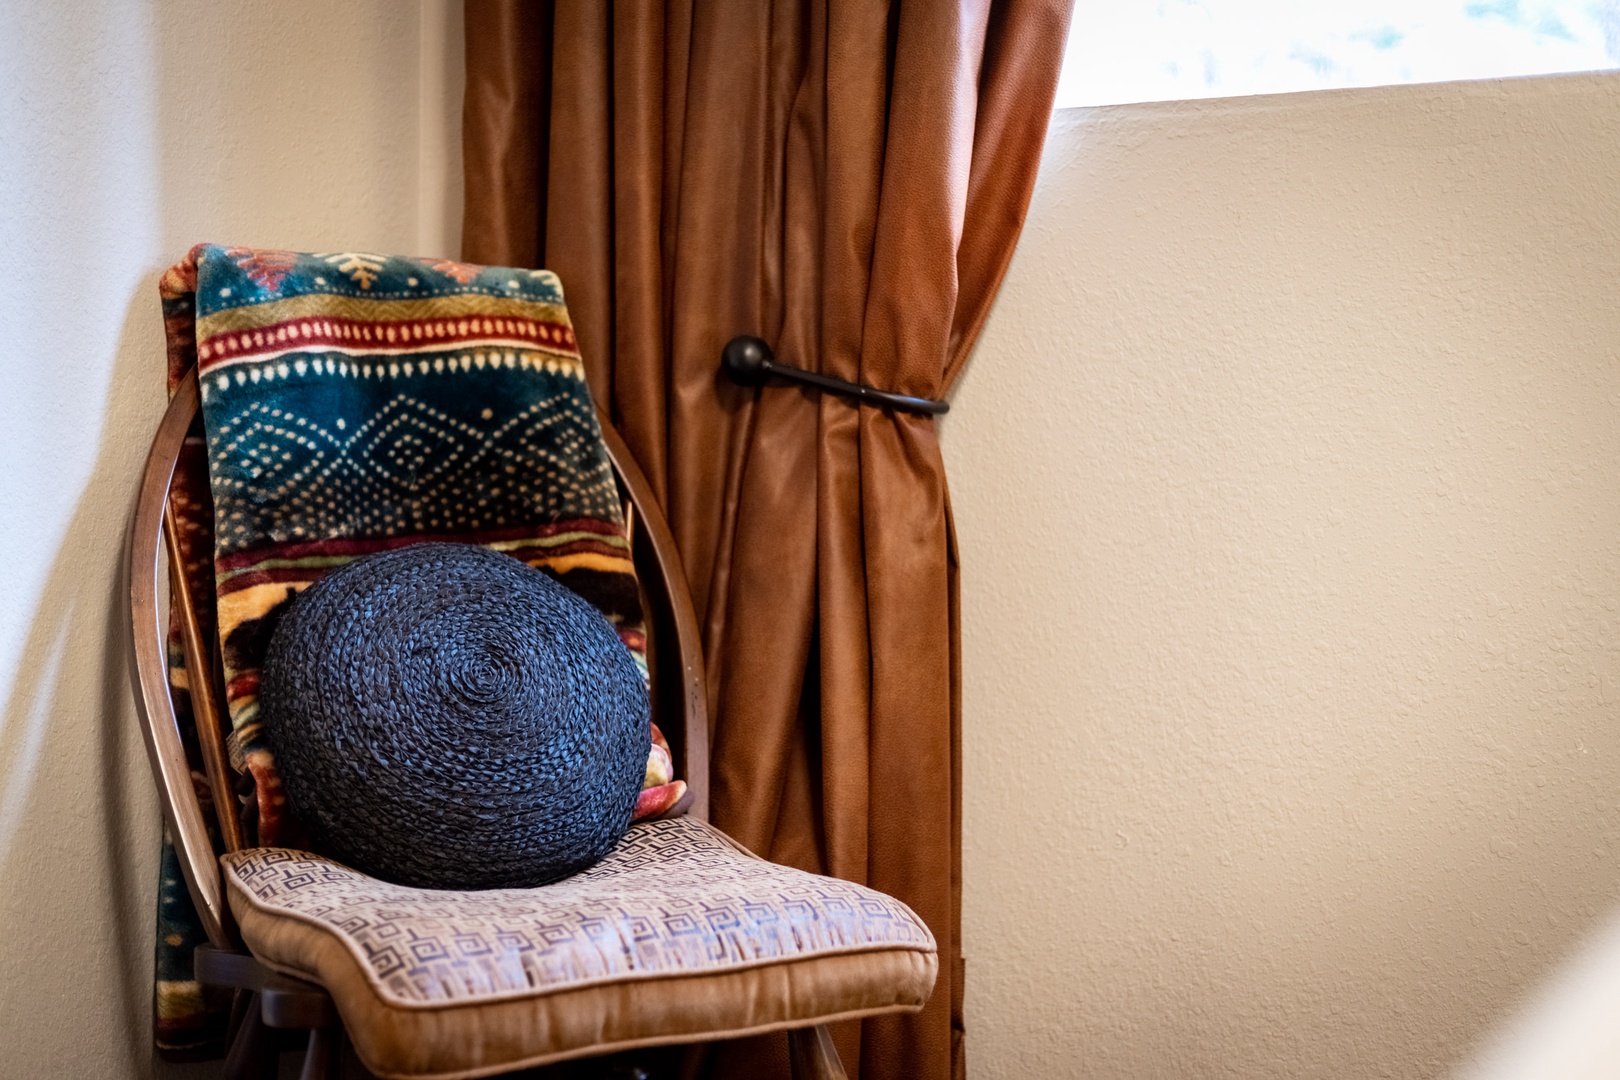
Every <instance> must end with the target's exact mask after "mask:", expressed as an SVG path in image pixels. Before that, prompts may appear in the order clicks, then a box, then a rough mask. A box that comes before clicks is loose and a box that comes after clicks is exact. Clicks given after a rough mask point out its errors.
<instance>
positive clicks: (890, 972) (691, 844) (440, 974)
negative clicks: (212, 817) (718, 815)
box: [221, 818, 938, 1080]
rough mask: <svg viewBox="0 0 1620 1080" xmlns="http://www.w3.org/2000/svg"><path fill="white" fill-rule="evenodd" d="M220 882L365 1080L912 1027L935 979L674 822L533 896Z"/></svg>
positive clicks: (880, 907)
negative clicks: (329, 1017) (894, 1018)
mask: <svg viewBox="0 0 1620 1080" xmlns="http://www.w3.org/2000/svg"><path fill="white" fill-rule="evenodd" d="M221 862H222V864H223V866H224V869H225V881H226V883H227V889H228V893H229V897H230V905H231V910H232V912H234V913H235V915H236V919H237V922H238V924H239V925H240V928H241V932H242V938H243V940H244V941H245V942H246V943H247V945H248V947H249V948H250V949H251V950H252V952H253V954H254V955H255V956H257V957H258V958H259V959H260V960H261V961H263V962H264V963H265V964H267V965H269V966H270V967H273V968H276V969H277V970H280V971H282V972H285V973H287V974H289V975H294V976H297V977H300V978H304V979H308V980H310V981H312V982H316V983H319V984H320V985H322V986H324V987H325V988H326V989H327V991H328V992H329V993H330V994H331V995H332V999H333V1001H334V1003H335V1004H336V1005H337V1009H338V1012H339V1014H340V1015H341V1016H342V1018H343V1021H344V1026H345V1027H346V1028H347V1029H348V1033H349V1037H350V1038H351V1039H352V1041H353V1043H354V1046H355V1050H356V1052H357V1053H358V1054H359V1056H360V1058H361V1060H362V1061H363V1062H365V1064H366V1066H367V1067H368V1068H370V1069H371V1071H372V1072H374V1073H376V1074H377V1075H378V1076H381V1077H388V1078H406V1077H409V1078H428V1077H433V1078H443V1080H448V1078H451V1077H471V1076H484V1075H490V1074H493V1073H497V1072H502V1071H505V1070H507V1069H510V1068H514V1067H517V1066H520V1065H523V1066H526V1065H538V1064H543V1063H546V1062H549V1061H558V1060H562V1059H565V1058H569V1057H579V1056H584V1055H587V1054H596V1053H606V1052H609V1051H612V1050H618V1049H626V1048H629V1047H633V1046H641V1045H653V1044H667V1043H674V1042H683V1041H686V1042H690V1041H697V1040H704V1039H721V1038H732V1037H735V1036H739V1035H746V1034H753V1033H758V1032H764V1031H772V1030H779V1029H784V1028H793V1027H801V1026H804V1025H807V1024H812V1023H822V1022H826V1021H829V1020H838V1019H845V1018H849V1017H855V1016H867V1015H871V1014H874V1013H884V1012H910V1011H915V1010H917V1009H919V1008H921V1007H922V1005H923V1003H924V1002H926V1001H927V999H928V995H929V992H930V991H931V990H932V988H933V984H934V977H935V974H936V971H937V966H938V960H937V954H936V950H935V945H934V939H933V936H932V935H931V934H930V933H929V931H928V928H927V927H926V926H925V925H924V924H923V922H922V920H921V919H919V918H918V917H917V916H916V915H915V914H914V913H913V912H912V911H911V909H910V908H908V907H906V906H905V905H904V904H902V903H900V902H899V901H898V900H895V899H893V898H891V897H888V896H885V895H884V894H882V893H880V892H877V891H875V890H873V889H868V888H865V887H863V886H860V885H855V884H852V883H850V882H847V881H841V880H838V879H836V878H828V877H821V876H819V875H816V874H808V873H805V872H803V871H799V870H792V869H789V868H787V867H784V866H778V865H776V864H774V863H770V862H766V861H764V860H762V859H759V858H757V857H755V856H754V855H752V854H751V853H749V852H748V851H746V850H745V849H744V848H742V847H741V846H740V845H738V844H737V843H736V842H735V841H733V840H731V839H730V838H729V837H728V836H726V835H725V834H724V833H722V832H721V831H720V830H718V829H716V828H714V827H713V826H711V825H708V824H706V823H704V822H701V821H697V820H694V819H692V818H675V819H672V820H667V821H651V822H644V823H642V824H638V825H635V826H633V827H632V828H631V829H630V831H629V832H628V833H627V834H626V835H625V837H624V839H623V840H621V841H620V843H619V845H618V846H617V847H616V848H615V849H614V850H613V851H612V852H611V853H609V854H608V856H607V857H606V858H605V859H603V860H602V861H601V862H600V863H598V864H597V865H596V866H594V867H592V868H591V869H590V870H587V871H585V872H583V873H580V874H576V875H575V876H573V877H571V878H568V879H566V880H564V881H560V882H557V883H555V884H552V885H546V886H541V887H539V888H534V889H492V890H488V891H479V892H454V891H440V890H431V889H414V888H408V887H405V886H402V885H391V884H388V883H387V882H383V881H379V880H377V879H376V878H372V877H367V876H366V875H364V874H361V873H359V872H358V871H355V870H351V869H349V868H348V867H346V866H343V865H341V864H339V863H335V862H333V861H331V860H330V859H326V858H322V857H320V856H318V855H311V854H309V853H307V852H301V851H291V850H287V849H284V848H254V849H250V850H246V851H239V852H235V853H233V854H229V855H225V856H223V857H222V859H221Z"/></svg>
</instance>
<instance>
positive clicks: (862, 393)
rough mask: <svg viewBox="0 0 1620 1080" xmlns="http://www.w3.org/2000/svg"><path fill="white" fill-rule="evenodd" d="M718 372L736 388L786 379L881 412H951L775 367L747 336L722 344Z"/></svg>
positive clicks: (942, 405)
mask: <svg viewBox="0 0 1620 1080" xmlns="http://www.w3.org/2000/svg"><path fill="white" fill-rule="evenodd" d="M720 370H721V371H723V372H725V373H726V374H727V375H728V376H730V378H731V381H732V382H734V383H736V384H737V385H739V386H763V385H765V380H767V379H773V378H774V379H787V380H789V381H790V382H796V383H803V384H804V385H806V386H814V387H816V388H817V389H820V390H826V391H829V392H830V393H834V394H842V395H844V396H845V397H852V398H854V399H855V400H857V401H860V402H864V403H865V404H867V405H876V406H879V407H880V408H885V409H899V410H901V411H903V412H914V413H923V414H925V415H928V416H938V415H939V414H940V413H943V412H949V411H950V408H951V405H950V402H948V401H935V400H934V399H932V398H920V397H911V396H909V395H906V394H894V393H890V392H889V391H887V390H879V389H877V388H876V387H872V386H865V385H863V384H861V383H852V382H845V381H844V380H843V379H835V378H833V377H832V376H831V375H822V374H820V373H819V372H815V371H806V370H804V369H803V368H796V367H792V366H791V365H788V364H778V363H777V362H776V358H775V356H774V355H773V354H772V352H771V347H770V346H769V345H767V344H765V342H764V341H762V340H760V339H759V338H757V337H754V336H752V335H750V334H742V335H740V336H738V337H734V338H732V339H731V340H730V341H728V342H726V347H725V348H724V349H722V350H720Z"/></svg>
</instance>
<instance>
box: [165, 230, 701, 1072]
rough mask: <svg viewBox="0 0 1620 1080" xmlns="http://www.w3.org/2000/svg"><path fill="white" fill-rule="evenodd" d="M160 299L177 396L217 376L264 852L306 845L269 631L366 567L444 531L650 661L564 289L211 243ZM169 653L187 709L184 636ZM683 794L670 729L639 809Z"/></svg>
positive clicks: (234, 617) (186, 908) (223, 626)
mask: <svg viewBox="0 0 1620 1080" xmlns="http://www.w3.org/2000/svg"><path fill="white" fill-rule="evenodd" d="M159 287H160V291H161V293H162V300H163V313H164V322H165V326H166V328H167V333H168V352H169V363H168V367H169V372H168V375H169V385H170V388H171V390H172V389H173V387H174V386H175V385H176V384H177V383H178V382H179V381H180V380H181V379H182V378H183V377H184V376H185V374H186V372H188V371H189V370H190V369H191V368H192V367H193V366H194V365H195V366H196V367H197V369H198V375H199V390H200V392H201V397H202V422H201V425H200V430H199V429H194V430H193V432H192V438H190V439H188V441H187V447H186V451H185V452H184V453H183V455H182V459H181V463H180V468H179V469H178V470H177V475H176V479H175V485H174V493H173V496H172V500H173V504H174V510H175V514H176V518H177V522H178V524H179V527H180V534H181V540H182V544H181V547H182V552H183V556H184V560H185V562H186V564H187V565H186V570H187V574H188V578H189V580H190V582H191V585H192V595H193V597H194V600H195V604H196V607H197V609H198V614H199V617H200V618H201V619H202V620H203V622H204V629H205V631H207V630H211V629H213V628H214V627H217V630H218V638H219V641H220V643H221V653H222V660H223V666H224V673H225V699H226V704H227V707H228V711H229V725H230V730H229V732H228V733H227V740H226V741H227V746H228V747H229V750H230V758H231V764H232V765H233V766H234V767H235V768H236V769H237V770H238V771H239V772H240V773H242V774H243V775H244V781H243V785H242V788H243V792H244V796H245V802H244V806H243V820H244V824H245V825H246V827H247V832H248V835H249V836H250V837H251V838H252V839H253V841H254V842H256V843H258V844H262V845H266V846H276V845H281V846H291V845H296V844H297V843H298V842H299V839H300V835H301V833H300V830H299V827H298V824H297V822H296V821H294V820H292V817H291V815H290V813H289V808H288V806H287V802H286V798H285V795H284V793H283V791H282V786H281V780H280V777H279V776H278V775H277V771H276V765H275V761H274V759H273V757H272V755H271V753H270V750H269V748H268V746H267V744H266V742H265V740H264V738H263V735H262V732H261V729H260V725H259V719H258V687H259V669H260V665H261V664H262V662H263V659H264V653H265V649H266V647H267V646H268V644H269V640H270V634H271V632H272V631H273V630H274V627H275V623H276V620H277V619H278V618H279V617H280V615H281V613H282V612H283V611H284V610H285V609H286V606H287V604H288V603H289V602H290V601H291V599H292V598H293V597H294V596H295V595H296V594H297V593H298V591H299V590H301V589H303V588H305V587H307V586H308V585H310V584H311V583H312V582H314V581H316V580H318V579H319V578H320V577H322V576H323V575H325V574H327V573H330V572H331V571H332V570H333V569H335V568H336V567H338V566H341V565H343V564H344V563H347V562H349V561H350V560H352V559H355V558H357V557H359V556H361V555H365V554H369V553H371V552H376V551H382V550H386V549H389V548H394V547H399V546H402V545H405V544H412V543H418V542H421V541H427V540H435V541H454V542H460V543H472V544H482V545H485V546H487V547H491V548H494V549H496V550H499V551H504V552H507V553H509V554H511V555H514V556H516V557H518V558H519V559H522V560H523V561H524V562H527V563H529V564H530V565H532V566H535V567H538V568H539V569H541V570H544V571H546V572H547V573H549V574H551V575H552V576H554V577H555V578H556V579H557V580H558V581H560V582H561V583H562V584H564V585H566V586H568V587H569V588H570V589H572V590H574V591H575V592H577V593H578V594H579V595H580V596H582V597H584V598H585V599H586V600H588V601H590V602H591V603H592V604H593V605H595V606H596V607H597V608H598V609H599V610H600V611H601V612H602V613H603V614H604V615H605V616H607V618H608V620H609V621H610V622H611V623H612V624H613V625H614V627H615V628H616V629H617V630H618V633H619V636H620V638H621V640H623V641H624V643H625V645H626V646H628V647H629V649H630V651H631V653H632V654H633V655H634V656H635V657H636V659H637V662H638V663H639V664H640V665H641V667H642V669H643V671H645V669H646V638H645V634H644V631H643V622H642V613H641V607H640V600H639V595H638V591H637V586H636V579H635V572H634V569H633V566H632V564H631V560H630V550H629V542H628V540H627V538H626V536H625V527H624V520H623V516H622V514H621V510H620V504H619V498H618V491H617V487H616V485H615V482H614V478H613V474H612V468H611V465H610V462H609V460H608V457H607V451H606V448H605V446H604V445H603V443H602V437H601V431H600V428H599V427H598V426H597V419H596V413H595V410H594V408H593V407H592V404H591V400H590V393H589V390H588V389H587V386H586V382H585V378H584V374H583V370H582V368H581V360H580V356H579V352H578V349H577V346H576V344H575V341H574V333H573V329H572V326H571V325H570V323H569V319H568V311H567V308H566V307H565V306H564V303H563V294H562V287H561V284H560V283H559V282H558V280H557V277H556V275H554V274H552V273H550V272H549V271H545V270H516V269H510V268H504V267H482V266H472V265H469V264H466V263H459V262H451V261H445V260H437V261H435V260H419V259H406V258H397V257H386V256H381V255H371V254H366V253H361V252H339V253H332V254H320V255H311V254H296V253H293V252H285V251H269V250H259V249H251V248H234V247H220V246H216V245H201V246H198V247H196V248H194V249H193V250H192V251H191V253H190V254H189V255H187V257H186V258H185V260H183V261H182V262H181V263H179V264H178V265H176V266H175V267H173V268H172V269H170V270H169V271H168V273H166V274H165V275H164V277H163V279H162V282H161V283H160V286H159ZM169 656H170V669H171V682H172V684H173V686H174V689H175V691H176V695H175V696H176V700H177V701H179V702H181V703H182V704H183V703H184V702H185V701H186V698H185V693H184V692H185V688H186V685H187V683H186V680H187V677H188V674H187V672H186V671H185V670H184V658H183V653H182V651H181V649H180V647H179V639H178V632H177V628H175V631H174V632H172V633H171V641H170V647H169ZM182 711H186V712H189V710H182ZM185 720H189V716H186V717H183V721H185ZM188 741H190V740H188ZM196 771H197V775H198V776H199V777H200V776H201V769H200V767H199V768H198V769H197V770H196ZM199 787H200V788H204V789H205V788H206V785H199ZM685 795H686V785H685V784H684V783H683V782H681V781H679V780H676V779H675V778H674V776H673V770H672V768H671V762H670V756H669V748H668V744H667V743H665V741H664V739H663V737H662V736H661V734H659V733H658V732H657V730H656V728H655V729H654V732H653V749H652V754H651V757H650V758H649V761H648V765H647V775H646V780H645V785H644V790H643V791H642V794H641V798H640V800H639V801H638V803H637V807H636V814H635V816H636V818H638V819H639V818H646V817H654V816H658V815H661V814H667V813H671V812H677V811H678V810H679V808H680V805H681V804H682V802H683V800H684V798H685ZM174 869H175V864H174V861H173V859H172V857H171V855H170V853H167V852H166V853H165V860H164V872H163V881H162V894H161V896H160V912H159V939H158V952H159V956H158V979H159V984H158V998H157V1027H158V1042H159V1046H160V1048H164V1049H167V1050H169V1051H171V1052H172V1053H173V1056H186V1054H185V1049H186V1048H187V1047H193V1048H195V1047H197V1046H199V1045H200V1044H203V1043H206V1042H208V1041H210V1040H211V1039H212V1038H214V1037H215V1032H213V1031H212V1030H211V1029H212V1027H213V1025H211V1024H210V1023H209V1021H208V1016H207V1010H206V1009H205V1008H204V1003H203V1000H202V994H201V989H200V988H199V987H197V986H196V984H195V983H192V982H191V981H190V974H189V969H190V951H191V948H192V947H194V945H195V944H196V943H197V941H199V940H200V938H201V935H200V933H199V932H198V930H197V928H196V925H195V922H196V920H195V914H194V913H193V912H192V911H191V905H190V898H189V896H188V895H187V894H186V891H185V886H184V883H183V881H181V879H180V875H179V874H178V873H174V872H173V870H174Z"/></svg>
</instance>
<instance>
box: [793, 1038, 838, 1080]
mask: <svg viewBox="0 0 1620 1080" xmlns="http://www.w3.org/2000/svg"><path fill="white" fill-rule="evenodd" d="M788 1058H789V1060H790V1061H791V1062H792V1064H793V1080H849V1074H848V1073H846V1072H844V1063H843V1062H842V1061H840V1060H839V1059H838V1047H836V1046H834V1045H833V1041H832V1033H831V1032H829V1031H828V1030H827V1025H826V1024H817V1025H816V1026H815V1027H808V1028H798V1029H797V1030H795V1031H790V1032H788Z"/></svg>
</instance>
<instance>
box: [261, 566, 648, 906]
mask: <svg viewBox="0 0 1620 1080" xmlns="http://www.w3.org/2000/svg"><path fill="white" fill-rule="evenodd" d="M259 701H260V707H261V709H262V717H263V721H264V724H265V729H266V732H267V734H268V736H269V739H270V743H271V747H272V749H273V750H274V752H275V754H276V758H277V760H278V761H279V762H280V763H281V768H282V774H283V780H284V783H285V785H286V789H287V794H288V796H289V797H290V798H291V800H292V804H293V808H294V809H295V810H296V811H297V812H298V815H299V817H300V819H302V821H303V822H304V823H305V824H306V826H307V827H308V828H309V830H310V831H311V833H312V834H313V839H314V840H315V841H316V842H317V843H318V844H319V845H320V846H321V849H322V850H323V851H324V852H325V853H326V854H329V855H331V856H332V857H334V858H337V859H339V860H341V861H343V862H346V863H348V864H349V865H351V866H353V867H354V868H356V869H358V870H361V871H364V872H365V873H368V874H371V875H373V876H376V877H379V878H383V879H384V880H388V881H394V882H398V883H400V884H405V885H414V886H419V887H426V888H446V889H479V888H505V887H526V886H532V885H540V884H544V883H545V882H548V881H555V880H557V879H558V878H562V877H566V876H567V875H569V874H572V873H575V872H577V871H579V870H582V869H584V868H586V867H588V866H590V865H592V864H594V863H595V862H597V861H598V860H599V859H600V858H601V857H602V856H603V855H605V854H607V852H608V851H609V850H610V849H611V848H612V847H613V845H614V844H615V842H617V841H618V839H619V838H620V837H621V836H622V835H623V834H624V831H625V829H626V828H627V827H628V826H629V823H630V813H631V810H632V809H633V808H634V806H635V801H636V795H637V793H638V792H639V791H640V789H641V781H642V776H643V773H644V771H645V768H646V762H647V751H648V747H649V744H650V740H651V736H650V728H649V715H648V701H647V690H646V685H645V683H644V682H643V680H642V676H641V671H640V669H639V668H638V667H637V666H636V663H635V661H634V660H633V659H631V656H630V653H629V650H627V649H626V648H625V647H624V645H623V643H622V642H620V641H619V637H618V634H617V633H615V632H614V630H613V628H612V627H611V626H610V625H609V624H608V622H607V620H606V619H604V618H603V617H602V615H601V614H600V613H599V612H598V611H597V610H596V609H595V608H593V607H592V606H591V605H590V604H589V603H587V602H586V601H584V600H582V599H581V598H580V597H578V596H577V595H575V594H574V593H572V592H570V591H569V590H568V589H566V588H564V587H563V586H562V585H559V584H557V583H556V582H555V581H553V580H551V578H549V577H547V576H546V575H545V574H544V573H542V572H541V571H539V570H536V569H534V568H532V567H530V566H527V565H525V564H524V563H521V562H519V561H518V560H517V559H514V558H512V557H511V556H508V555H503V554H500V553H499V552H495V551H491V550H489V549H487V548H481V547H476V546H472V545H463V544H415V545H411V546H409V547H404V548H399V549H396V550H394V551H389V552H384V553H382V554H378V555H372V556H368V557H366V558H363V559H358V560H356V561H354V562H352V563H350V564H348V565H347V566H344V567H342V568H341V569H339V570H337V571H335V572H334V573H332V574H331V575H330V576H328V577H326V578H323V579H322V580H321V581H319V582H317V583H316V584H314V585H312V586H310V587H309V588H308V589H305V590H304V592H303V593H301V594H300V595H299V597H298V599H297V600H295V601H294V602H293V604H292V605H291V606H290V607H289V609H288V611H287V614H286V615H285V616H284V617H283V618H282V620H281V623H280V625H279V626H278V627H277V628H276V632H275V634H274V636H273V637H272V639H271V642H270V648H269V653H268V655H267V656H266V659H265V664H264V673H263V682H262V685H261V687H260V697H259Z"/></svg>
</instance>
